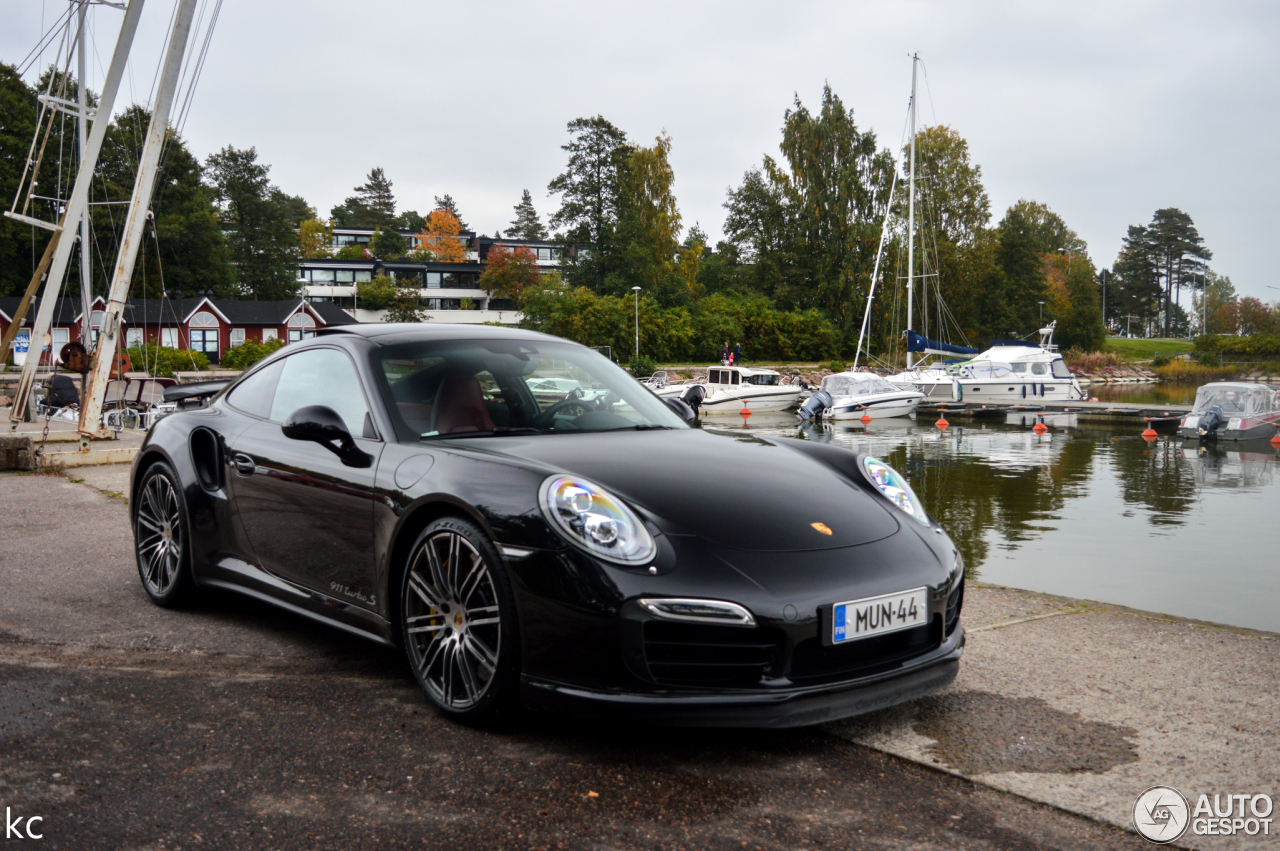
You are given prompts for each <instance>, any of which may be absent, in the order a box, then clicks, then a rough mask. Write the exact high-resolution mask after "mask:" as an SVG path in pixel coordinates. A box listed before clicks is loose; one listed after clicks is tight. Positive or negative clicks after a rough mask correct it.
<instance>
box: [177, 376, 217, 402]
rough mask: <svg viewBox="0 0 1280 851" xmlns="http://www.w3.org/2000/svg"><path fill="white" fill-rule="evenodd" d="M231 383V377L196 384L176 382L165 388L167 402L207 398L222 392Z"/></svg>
mask: <svg viewBox="0 0 1280 851" xmlns="http://www.w3.org/2000/svg"><path fill="white" fill-rule="evenodd" d="M230 383H231V380H230V379H223V380H221V381H197V382H196V383H194V384H175V385H174V386H172V387H166V388H165V389H164V400H165V401H166V402H183V401H187V400H194V399H207V398H209V397H210V396H215V395H217V394H218V393H221V392H222V389H223V388H224V387H226V386H227V385H228V384H230Z"/></svg>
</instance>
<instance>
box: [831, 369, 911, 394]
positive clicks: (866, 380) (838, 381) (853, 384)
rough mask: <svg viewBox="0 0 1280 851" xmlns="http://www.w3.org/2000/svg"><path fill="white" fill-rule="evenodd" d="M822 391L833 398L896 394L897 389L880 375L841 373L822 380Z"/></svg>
mask: <svg viewBox="0 0 1280 851" xmlns="http://www.w3.org/2000/svg"><path fill="white" fill-rule="evenodd" d="M822 389H823V390H825V391H827V392H828V393H830V394H831V395H832V396H866V395H869V394H871V393H896V392H897V391H898V388H897V387H894V386H893V385H892V384H890V383H889V382H887V381H885V380H884V379H883V378H881V377H880V376H878V375H871V374H870V373H867V374H865V375H863V374H853V375H849V374H847V373H840V374H836V375H828V376H827V377H826V378H824V379H822Z"/></svg>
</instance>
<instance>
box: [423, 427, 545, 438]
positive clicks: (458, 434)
mask: <svg viewBox="0 0 1280 851" xmlns="http://www.w3.org/2000/svg"><path fill="white" fill-rule="evenodd" d="M510 434H548V432H547V431H546V430H545V429H540V428H530V427H528V426H497V427H495V428H494V429H493V430H492V431H452V432H449V433H448V434H424V435H422V436H421V437H419V438H418V440H419V441H422V440H449V439H451V438H464V437H505V436H507V435H510Z"/></svg>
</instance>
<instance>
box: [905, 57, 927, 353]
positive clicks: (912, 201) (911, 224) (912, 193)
mask: <svg viewBox="0 0 1280 851" xmlns="http://www.w3.org/2000/svg"><path fill="white" fill-rule="evenodd" d="M919 61H920V54H918V53H914V54H912V56H911V183H910V186H909V188H908V190H907V330H908V331H911V330H914V329H913V328H912V327H911V322H912V319H911V299H912V293H913V290H912V280H913V278H914V277H915V268H916V63H917V62H919ZM926 324H928V323H926ZM907 369H911V349H910V347H908V348H907Z"/></svg>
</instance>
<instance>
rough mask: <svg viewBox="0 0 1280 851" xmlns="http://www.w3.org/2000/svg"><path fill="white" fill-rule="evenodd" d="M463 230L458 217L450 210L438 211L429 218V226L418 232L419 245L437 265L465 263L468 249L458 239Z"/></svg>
mask: <svg viewBox="0 0 1280 851" xmlns="http://www.w3.org/2000/svg"><path fill="white" fill-rule="evenodd" d="M461 230H462V226H461V223H460V222H459V221H458V217H457V216H455V215H454V214H453V213H450V212H449V211H448V210H436V211H434V212H433V213H432V214H431V215H429V216H427V226H426V227H425V228H423V229H422V230H421V231H419V232H418V244H419V245H420V246H421V250H422V251H423V252H426V253H427V254H429V255H431V259H432V260H434V261H436V262H437V263H464V262H466V259H467V247H466V245H464V244H463V242H462V240H460V239H458V233H459V232H460V231H461Z"/></svg>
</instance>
